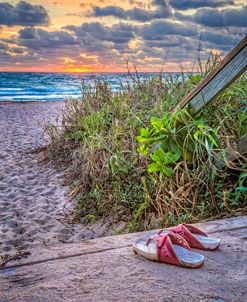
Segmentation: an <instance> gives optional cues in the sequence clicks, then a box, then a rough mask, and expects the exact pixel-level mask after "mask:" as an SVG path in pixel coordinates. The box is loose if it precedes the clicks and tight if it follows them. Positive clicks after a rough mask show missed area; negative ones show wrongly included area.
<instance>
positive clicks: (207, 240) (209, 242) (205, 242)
mask: <svg viewBox="0 0 247 302" xmlns="http://www.w3.org/2000/svg"><path fill="white" fill-rule="evenodd" d="M167 231H170V232H173V233H175V234H178V235H180V236H182V237H183V238H184V239H185V240H186V241H187V242H188V243H189V245H190V247H193V248H197V249H201V250H209V251H212V250H215V249H217V248H218V247H219V246H220V239H217V238H213V237H208V235H207V234H206V233H205V232H203V231H202V230H201V229H199V228H197V227H195V226H194V225H192V224H187V223H184V224H179V225H177V226H175V227H172V228H168V229H167V230H163V231H160V232H159V233H158V234H163V233H167Z"/></svg>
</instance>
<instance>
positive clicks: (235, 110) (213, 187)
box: [45, 68, 247, 231]
mask: <svg viewBox="0 0 247 302" xmlns="http://www.w3.org/2000/svg"><path fill="white" fill-rule="evenodd" d="M208 70H209V68H207V71H206V72H208ZM206 72H204V73H201V74H197V75H193V74H191V75H189V76H188V75H181V76H180V77H178V78H174V77H172V76H171V77H167V78H166V79H164V78H163V77H162V75H160V76H158V77H155V78H152V79H149V80H147V81H145V82H141V81H140V79H139V77H138V75H137V76H135V77H134V78H132V85H129V86H128V87H126V88H125V89H122V90H121V91H120V92H119V93H118V94H114V93H113V92H112V91H111V88H110V86H109V84H107V83H106V82H100V81H96V82H95V87H94V89H90V88H89V87H84V93H83V95H82V99H81V100H71V101H70V102H68V103H67V106H66V109H65V110H64V112H63V118H62V124H61V125H60V126H59V127H58V126H57V125H50V126H49V127H47V132H48V134H49V135H50V137H51V144H50V145H49V146H48V147H47V148H46V151H45V156H46V158H47V159H48V160H51V161H52V162H53V163H55V165H56V166H57V167H59V168H65V170H66V175H67V181H68V183H69V184H70V186H71V195H72V196H73V197H74V198H75V200H76V203H77V205H76V209H75V213H74V218H75V219H76V220H77V221H78V220H79V221H82V222H83V223H89V222H92V221H95V220H97V219H100V218H110V219H111V221H113V222H114V221H115V222H117V221H125V222H126V225H127V227H128V230H129V231H134V230H144V229H151V228H157V227H164V226H168V225H172V224H176V223H181V222H184V221H198V220H203V219H209V218H213V217H219V216H223V215H234V214H236V213H244V212H246V209H247V198H246V179H247V174H246V172H247V164H246V158H245V157H244V156H240V155H239V154H237V151H236V146H235V143H236V142H237V141H238V139H239V138H240V137H241V136H242V135H243V134H245V133H246V132H247V117H246V115H247V113H246V96H247V77H246V75H244V76H242V77H241V79H239V80H238V81H237V82H236V83H234V84H232V85H231V86H230V87H229V88H228V89H227V90H225V92H223V93H222V94H221V95H220V96H219V97H218V98H217V100H216V101H215V102H214V103H213V104H211V105H210V106H208V107H207V108H205V109H204V110H202V111H201V112H200V114H197V115H196V116H193V115H192V114H191V112H190V109H189V108H187V109H186V110H182V111H180V112H179V113H174V112H173V108H174V107H175V106H176V105H177V104H178V103H179V102H181V100H182V98H183V97H184V96H185V95H186V94H187V93H188V92H189V91H191V89H192V88H193V87H194V86H195V85H196V84H198V82H199V81H200V80H201V79H202V78H203V77H204V75H205V74H206ZM225 148H231V150H232V152H233V153H235V154H237V156H236V157H237V159H236V160H232V161H227V160H226V167H225V168H224V169H223V170H219V169H217V168H216V167H215V160H214V158H215V154H223V155H221V156H223V157H224V154H225V153H224V149H225Z"/></svg>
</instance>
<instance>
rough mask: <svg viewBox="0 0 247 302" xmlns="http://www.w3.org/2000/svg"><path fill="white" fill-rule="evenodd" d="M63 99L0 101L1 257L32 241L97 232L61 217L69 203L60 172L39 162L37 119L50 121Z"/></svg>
mask: <svg viewBox="0 0 247 302" xmlns="http://www.w3.org/2000/svg"><path fill="white" fill-rule="evenodd" d="M63 106H64V103H63V102H43V103H42V102H32V103H0V263H1V259H3V258H4V256H5V257H6V256H11V255H12V256H13V255H16V254H18V253H20V252H21V253H23V252H24V253H25V251H29V252H31V249H32V248H34V247H37V246H41V245H45V246H49V245H55V244H64V243H70V242H78V241H82V240H83V239H88V238H94V237H97V236H99V234H96V233H95V232H93V231H92V230H89V229H88V228H87V227H86V226H83V225H80V224H77V225H75V224H74V225H72V224H68V223H66V222H65V221H64V217H65V213H68V211H69V210H68V208H70V209H71V204H70V199H69V197H68V192H69V188H66V187H64V186H62V175H61V174H59V173H58V172H57V171H55V170H54V169H53V168H52V167H49V166H47V165H45V164H44V163H42V162H40V160H39V157H38V154H37V152H34V151H35V150H37V148H40V147H43V146H44V145H45V144H46V143H47V138H46V137H44V136H43V130H42V127H41V126H40V124H42V123H43V121H44V119H46V120H49V121H50V122H53V121H55V120H56V118H57V116H58V115H59V114H60V113H61V110H62V108H63Z"/></svg>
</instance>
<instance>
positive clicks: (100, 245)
mask: <svg viewBox="0 0 247 302" xmlns="http://www.w3.org/2000/svg"><path fill="white" fill-rule="evenodd" d="M195 225H196V226H197V227H199V228H202V229H203V230H204V231H205V232H207V233H208V234H215V233H216V232H217V233H219V232H220V233H224V232H229V231H232V230H239V229H246V228H247V216H238V217H231V218H223V219H220V220H214V221H207V222H202V223H196V224H195ZM156 231H157V232H158V230H156ZM143 233H144V232H140V233H131V234H124V235H117V236H108V237H103V238H96V239H91V240H85V241H83V242H81V243H70V244H63V245H58V246H49V247H43V248H37V249H34V250H31V255H30V256H29V257H28V258H21V259H18V260H12V261H10V262H7V263H6V264H5V265H4V266H1V265H0V272H1V270H5V269H10V268H16V267H21V266H29V265H34V264H38V263H43V262H50V261H56V260H58V259H67V258H75V257H79V256H83V255H89V254H95V253H102V252H107V251H111V250H117V249H122V248H125V247H130V246H131V245H132V244H133V243H134V241H135V240H136V239H137V238H138V237H140V236H141V235H142V234H143ZM145 233H147V232H145ZM0 264H1V262H0Z"/></svg>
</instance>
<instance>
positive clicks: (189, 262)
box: [133, 233, 204, 268]
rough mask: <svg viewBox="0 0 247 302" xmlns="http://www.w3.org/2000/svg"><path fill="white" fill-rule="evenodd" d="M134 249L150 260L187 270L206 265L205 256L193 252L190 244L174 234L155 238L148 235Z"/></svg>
mask: <svg viewBox="0 0 247 302" xmlns="http://www.w3.org/2000/svg"><path fill="white" fill-rule="evenodd" d="M133 249H134V251H135V252H136V253H137V254H139V255H141V256H143V257H145V258H147V259H149V260H152V261H159V262H163V263H169V264H173V265H177V266H182V267H187V268H197V267H200V266H202V265H203V263H204V256H203V255H200V254H198V253H195V252H193V251H192V250H191V248H190V246H189V244H188V242H187V241H186V240H185V239H184V238H183V237H181V236H179V235H176V234H174V233H166V234H164V235H155V236H153V237H150V234H147V235H146V236H144V237H142V238H140V239H138V240H137V241H136V242H135V244H134V245H133Z"/></svg>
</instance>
